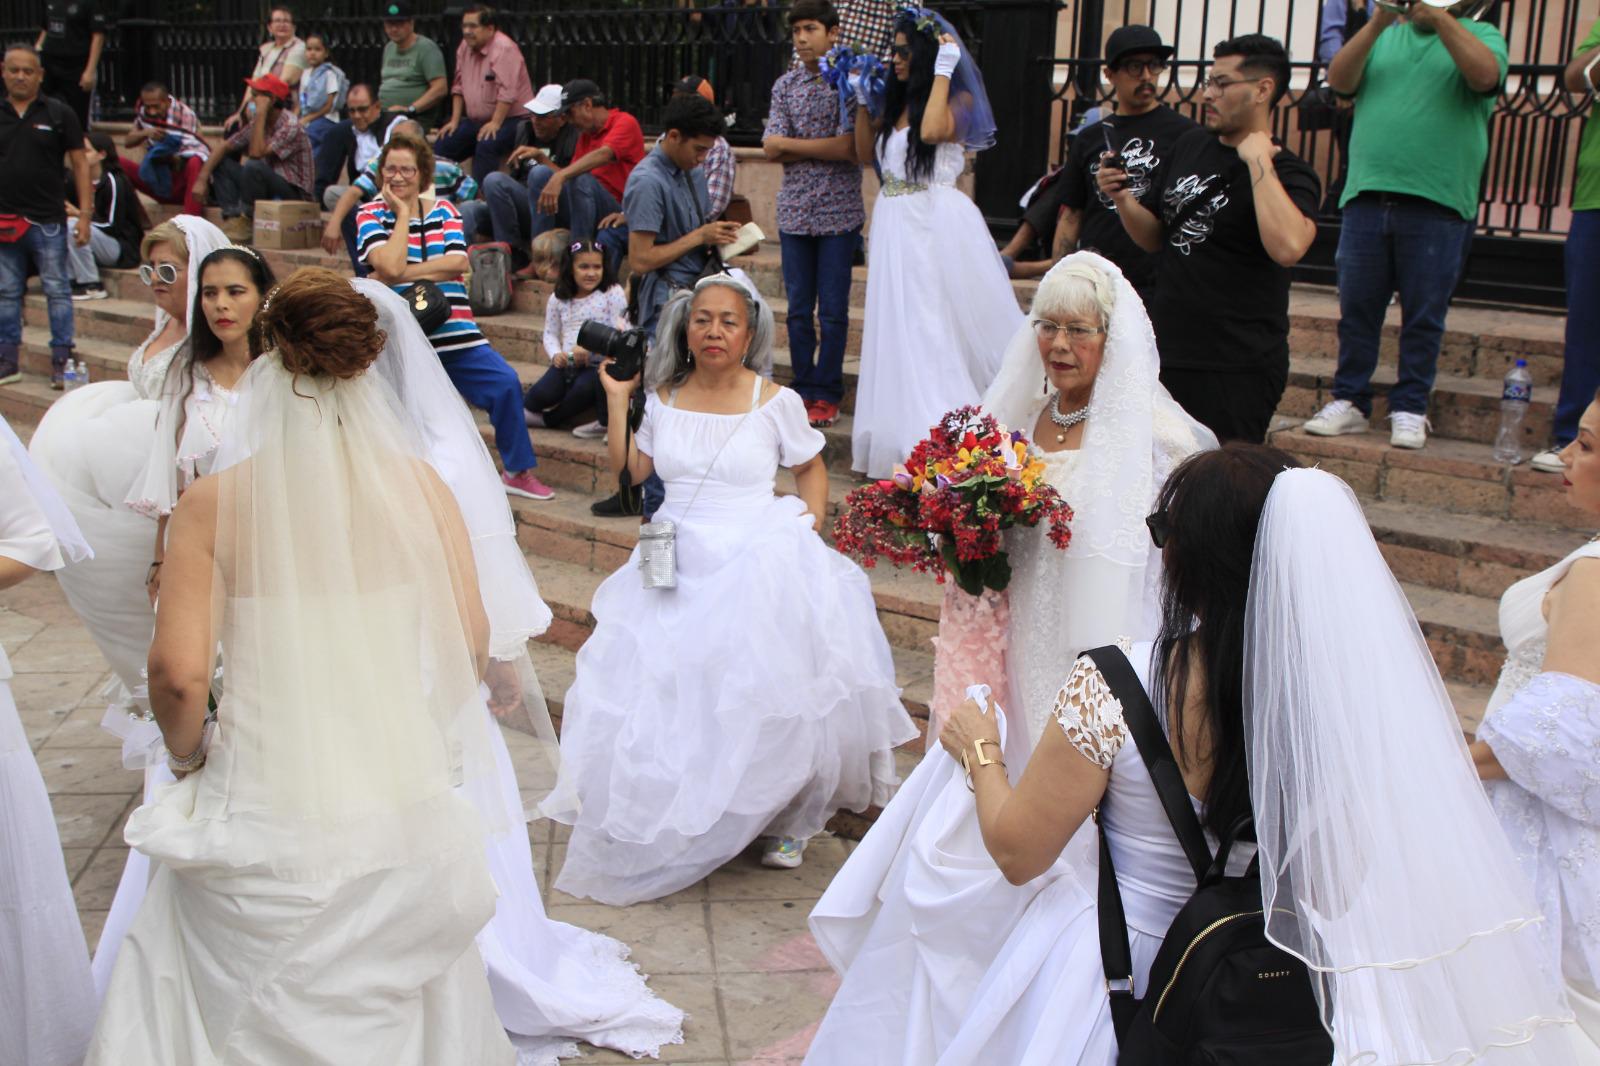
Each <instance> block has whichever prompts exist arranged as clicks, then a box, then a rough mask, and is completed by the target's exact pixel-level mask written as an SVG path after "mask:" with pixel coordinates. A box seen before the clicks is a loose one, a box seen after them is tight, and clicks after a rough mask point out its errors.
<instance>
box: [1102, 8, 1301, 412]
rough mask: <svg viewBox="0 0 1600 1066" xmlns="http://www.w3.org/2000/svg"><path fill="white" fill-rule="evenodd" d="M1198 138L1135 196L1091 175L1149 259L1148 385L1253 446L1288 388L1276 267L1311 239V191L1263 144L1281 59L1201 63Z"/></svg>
mask: <svg viewBox="0 0 1600 1066" xmlns="http://www.w3.org/2000/svg"><path fill="white" fill-rule="evenodd" d="M1212 55H1213V57H1214V59H1215V62H1214V63H1213V64H1212V67H1211V76H1210V77H1209V78H1207V79H1206V88H1205V96H1204V100H1205V123H1206V128H1205V129H1197V130H1192V131H1190V132H1189V133H1186V134H1184V135H1183V136H1181V137H1179V138H1178V140H1177V141H1176V142H1175V143H1174V144H1173V145H1172V148H1171V149H1170V151H1169V152H1168V153H1167V157H1166V159H1164V160H1162V163H1161V166H1160V167H1159V168H1158V169H1157V170H1156V172H1155V174H1154V175H1153V176H1152V178H1151V182H1150V187H1149V190H1148V192H1146V194H1145V195H1144V196H1143V197H1142V198H1136V197H1135V195H1134V192H1133V189H1132V188H1131V181H1130V177H1129V175H1128V173H1127V172H1126V171H1124V170H1119V169H1116V168H1114V167H1112V166H1110V165H1109V162H1105V163H1102V165H1101V168H1100V173H1099V174H1098V175H1097V180H1098V183H1099V187H1100V190H1101V191H1102V192H1104V193H1105V194H1106V195H1107V196H1109V197H1111V199H1113V200H1114V201H1115V202H1116V204H1117V210H1118V214H1119V215H1120V216H1121V219H1122V224H1123V226H1124V227H1125V228H1126V229H1127V231H1128V235H1129V236H1130V237H1132V238H1133V240H1134V241H1135V242H1136V243H1137V244H1138V245H1139V247H1141V248H1143V249H1145V250H1146V251H1149V252H1152V253H1155V256H1154V258H1155V264H1156V282H1155V294H1154V298H1153V300H1152V301H1151V304H1150V320H1151V322H1152V324H1153V325H1154V326H1155V331H1156V344H1157V346H1158V347H1159V348H1160V351H1161V383H1162V384H1163V385H1165V386H1166V387H1167V389H1168V391H1169V392H1171V393H1172V396H1173V399H1175V400H1177V401H1178V402H1179V403H1180V404H1182V405H1183V407H1184V409H1185V410H1187V411H1188V412H1189V413H1190V414H1191V415H1193V416H1194V417H1195V418H1196V419H1198V420H1199V421H1201V422H1203V423H1205V425H1207V426H1208V427H1210V428H1211V430H1212V431H1213V432H1215V433H1216V435H1217V437H1218V438H1219V439H1221V440H1224V441H1228V440H1247V441H1262V440H1265V439H1266V434H1267V428H1268V427H1269V426H1270V425H1271V423H1272V413H1273V411H1274V410H1276V408H1277V406H1278V400H1279V399H1281V398H1282V396H1283V390H1284V386H1285V385H1286V384H1287V383H1288V378H1289V268H1290V267H1292V266H1294V264H1295V263H1298V262H1299V261H1300V258H1301V257H1302V256H1304V255H1305V254H1306V250H1307V249H1308V248H1310V247H1311V242H1312V239H1313V238H1315V237H1316V234H1317V224H1316V222H1315V221H1313V220H1314V219H1315V218H1316V214H1317V204H1318V202H1319V198H1320V193H1321V183H1320V182H1319V181H1318V180H1317V175H1316V172H1315V171H1313V170H1312V169H1311V167H1310V165H1308V164H1307V163H1306V162H1305V161H1304V160H1302V159H1300V158H1299V157H1298V156H1296V155H1294V154H1293V153H1291V152H1289V151H1288V150H1286V149H1284V148H1282V147H1281V146H1280V145H1278V144H1276V143H1274V141H1273V140H1272V135H1271V132H1270V130H1271V128H1272V109H1273V108H1274V107H1275V106H1276V105H1277V103H1278V101H1279V99H1281V98H1282V96H1283V94H1284V91H1285V89H1287V88H1288V84H1289V57H1288V55H1287V54H1286V53H1285V52H1284V50H1283V45H1282V44H1280V43H1279V42H1278V41H1276V40H1274V39H1272V38H1271V37H1266V36H1263V35H1261V34H1247V35H1246V36H1243V37H1236V38H1234V39H1233V40H1231V41H1223V42H1222V43H1221V44H1219V45H1217V47H1216V49H1215V50H1214V51H1213V52H1212Z"/></svg>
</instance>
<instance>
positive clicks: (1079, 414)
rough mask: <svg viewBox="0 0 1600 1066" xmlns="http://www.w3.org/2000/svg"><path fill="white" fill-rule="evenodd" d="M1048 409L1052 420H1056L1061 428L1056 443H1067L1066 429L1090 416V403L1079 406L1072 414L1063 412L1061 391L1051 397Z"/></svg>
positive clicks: (1057, 425) (1057, 426)
mask: <svg viewBox="0 0 1600 1066" xmlns="http://www.w3.org/2000/svg"><path fill="white" fill-rule="evenodd" d="M1048 411H1049V413H1050V421H1052V422H1054V423H1055V424H1056V428H1058V429H1060V430H1061V432H1060V433H1057V434H1056V443H1057V444H1065V443H1067V432H1066V431H1067V430H1069V429H1071V428H1072V427H1073V426H1075V425H1077V424H1078V423H1079V422H1082V421H1083V420H1084V419H1086V418H1088V417H1089V405H1088V404H1084V405H1083V406H1082V407H1080V408H1078V409H1077V410H1076V411H1074V412H1072V413H1071V414H1070V415H1064V414H1062V413H1061V393H1059V392H1057V393H1056V394H1055V395H1053V396H1051V397H1050V406H1049V408H1048Z"/></svg>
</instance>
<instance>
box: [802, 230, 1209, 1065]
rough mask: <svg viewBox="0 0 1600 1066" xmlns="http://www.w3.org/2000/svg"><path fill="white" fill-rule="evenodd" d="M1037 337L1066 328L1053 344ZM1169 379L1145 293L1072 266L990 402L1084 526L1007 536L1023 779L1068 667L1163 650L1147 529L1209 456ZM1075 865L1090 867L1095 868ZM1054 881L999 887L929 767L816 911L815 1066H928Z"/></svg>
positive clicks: (963, 810)
mask: <svg viewBox="0 0 1600 1066" xmlns="http://www.w3.org/2000/svg"><path fill="white" fill-rule="evenodd" d="M1036 323H1048V324H1050V325H1052V326H1054V327H1056V328H1055V329H1053V330H1049V331H1047V332H1048V333H1049V334H1050V335H1049V336H1045V335H1044V332H1042V331H1041V329H1040V327H1038V326H1036ZM1074 331H1076V332H1077V336H1076V337H1074V335H1073V333H1074ZM1159 370H1160V367H1159V361H1158V357H1157V354H1156V347H1155V337H1154V335H1153V333H1152V331H1151V328H1150V319H1149V317H1148V316H1147V315H1146V314H1145V310H1144V306H1143V304H1142V303H1141V302H1140V301H1139V297H1138V294H1137V293H1135V292H1134V291H1133V287H1132V286H1131V285H1130V284H1128V282H1127V280H1126V279H1125V278H1124V277H1123V276H1122V272H1121V271H1120V270H1118V269H1117V267H1116V266H1115V265H1114V264H1112V263H1111V262H1109V261H1108V260H1106V259H1103V258H1102V257H1100V256H1098V255H1096V254H1094V253H1093V252H1078V253H1075V254H1074V255H1071V256H1068V257H1067V258H1065V259H1063V260H1062V261H1061V262H1060V263H1058V264H1056V266H1055V267H1054V268H1052V269H1051V271H1050V272H1049V273H1048V274H1047V275H1045V277H1044V279H1043V280H1042V281H1041V282H1040V284H1039V289H1038V292H1037V293H1036V294H1035V296H1034V301H1033V307H1032V309H1031V311H1030V312H1029V316H1028V319H1027V320H1026V321H1025V322H1023V323H1022V324H1021V325H1020V326H1019V327H1018V329H1017V331H1016V334H1015V335H1014V336H1013V337H1012V339H1011V343H1010V344H1009V345H1008V346H1007V348H1006V360H1005V363H1004V365H1003V366H1002V367H1001V370H1000V373H999V376H998V377H996V379H995V381H994V384H993V385H991V386H990V388H989V391H988V392H987V393H986V394H985V396H984V400H983V406H984V409H985V410H987V411H988V412H989V413H990V414H993V415H994V416H995V418H996V419H997V420H998V421H999V422H1000V423H1001V424H1002V425H1005V426H1008V427H1011V428H1016V429H1021V430H1023V431H1024V432H1025V433H1027V434H1028V436H1029V437H1030V438H1031V439H1032V440H1033V442H1034V449H1033V450H1034V454H1035V455H1036V456H1037V457H1038V458H1039V459H1041V460H1042V461H1043V462H1044V463H1045V470H1046V472H1045V477H1046V479H1047V480H1048V481H1049V482H1050V483H1051V484H1052V485H1053V486H1055V488H1056V489H1057V490H1058V491H1059V492H1060V493H1061V495H1062V498H1063V499H1065V500H1066V501H1067V502H1068V503H1069V504H1070V505H1071V506H1072V508H1073V511H1074V519H1073V524H1072V543H1071V545H1070V546H1069V547H1068V548H1067V549H1066V550H1065V551H1063V550H1060V549H1058V548H1056V547H1055V546H1054V545H1052V544H1051V543H1050V541H1049V540H1048V538H1046V537H1045V535H1044V530H1042V529H1016V530H1012V531H1011V532H1010V533H1008V534H1007V537H1006V550H1007V552H1008V554H1009V557H1010V559H1011V563H1012V570H1013V573H1012V578H1011V584H1010V586H1009V588H1008V596H1009V597H1010V619H1011V624H1010V627H1009V630H1008V632H1007V634H1006V645H1005V659H1006V662H1007V666H1008V672H1009V674H1010V679H1009V683H1008V687H1009V690H1010V692H1011V693H1012V702H1013V704H1014V706H1013V707H1011V708H1010V711H1011V715H1010V717H1009V718H1008V720H1007V722H1006V723H1005V724H1006V726H1007V730H1006V761H1007V765H1008V767H1009V769H1010V771H1011V773H1012V775H1013V777H1017V776H1020V774H1021V772H1022V769H1023V767H1024V766H1025V765H1026V763H1027V759H1028V754H1029V753H1030V752H1031V751H1032V750H1033V747H1034V745H1036V744H1037V743H1038V741H1039V737H1040V736H1041V735H1042V733H1043V730H1044V728H1045V725H1046V723H1048V721H1049V713H1050V708H1051V705H1052V704H1053V702H1054V699H1055V693H1056V691H1057V690H1058V689H1059V688H1060V687H1061V671H1062V664H1063V663H1070V662H1071V661H1072V660H1073V659H1074V658H1075V657H1076V656H1077V654H1078V653H1079V652H1080V651H1083V650H1084V649H1086V648H1092V647H1097V646H1099V645H1102V644H1108V643H1110V642H1111V641H1113V640H1116V639H1117V638H1119V637H1124V636H1128V637H1132V638H1134V639H1150V638H1152V637H1154V636H1155V632H1156V628H1157V626H1158V624H1159V621H1160V583H1161V554H1160V552H1159V551H1158V550H1156V549H1155V548H1154V547H1153V546H1152V545H1151V544H1150V541H1149V537H1148V536H1147V535H1146V532H1145V527H1144V516H1145V515H1146V514H1148V513H1149V512H1150V510H1151V509H1152V504H1153V501H1154V500H1155V496H1156V493H1157V492H1158V491H1159V490H1160V488H1161V485H1162V483H1163V482H1164V481H1165V480H1166V477H1167V475H1168V474H1169V473H1171V471H1172V470H1173V469H1174V468H1175V467H1176V466H1177V465H1178V464H1179V463H1180V462H1182V461H1183V460H1184V459H1185V458H1187V457H1188V456H1189V455H1191V454H1193V453H1195V452H1197V451H1202V450H1205V449H1208V448H1214V447H1216V439H1215V438H1214V437H1213V436H1212V435H1211V433H1210V431H1208V430H1207V429H1206V428H1205V427H1204V426H1202V425H1200V424H1199V423H1198V422H1196V421H1194V419H1192V418H1190V417H1189V416H1188V415H1187V414H1185V413H1184V411H1183V410H1182V408H1180V407H1179V406H1178V405H1177V403H1175V402H1174V401H1173V400H1172V398H1171V397H1170V396H1168V395H1167V391H1166V389H1164V388H1162V386H1161V383H1160V381H1159V380H1158V373H1159ZM1085 405H1087V406H1085ZM1079 409H1082V410H1086V411H1087V417H1086V418H1080V419H1078V420H1076V421H1075V422H1074V424H1072V425H1070V426H1066V427H1062V426H1059V425H1057V424H1056V422H1055V421H1054V420H1052V418H1051V412H1052V411H1055V412H1056V414H1057V416H1058V417H1059V415H1060V414H1061V412H1062V411H1074V410H1079ZM1130 501H1132V502H1131V503H1130ZM969 680H973V681H978V680H984V679H981V678H972V679H969ZM1091 843H1092V842H1091ZM1079 859H1080V861H1084V862H1089V863H1091V864H1092V853H1085V854H1082V855H1080V856H1079ZM1045 883H1047V879H1043V878H1041V879H1036V880H1035V881H1033V882H1030V883H1029V884H1027V885H1020V886H1019V885H1011V884H1008V883H1007V882H1006V880H1005V878H1004V876H1003V875H1002V874H1001V872H1000V869H999V867H997V866H996V865H995V864H994V862H993V861H992V860H991V859H990V858H989V856H988V854H987V853H986V852H985V851H984V850H983V842H982V839H981V837H980V835H979V833H978V825H977V816H976V812H975V811H974V810H973V807H972V802H971V797H970V795H969V794H968V792H967V789H966V786H965V784H964V783H963V779H962V775H961V773H960V767H959V766H956V765H955V764H954V763H952V762H951V761H950V760H949V759H947V758H946V757H945V756H944V755H943V754H942V753H940V752H939V751H937V750H936V749H935V750H933V751H931V752H930V753H929V754H928V755H927V756H926V757H925V758H924V760H923V762H922V764H921V765H919V766H918V767H917V769H916V770H915V771H914V772H913V773H912V774H911V775H910V777H909V778H908V779H907V780H906V783H905V784H904V785H903V786H902V787H901V789H900V792H899V794H898V795H896V797H895V798H894V800H893V801H891V802H890V804H889V805H888V807H886V808H885V809H884V811H883V813H882V814H881V815H879V817H878V820H877V822H876V824H875V825H874V826H873V827H872V829H871V830H870V831H869V832H868V833H867V835H866V838H865V839H864V840H862V842H861V843H860V845H859V846H857V847H856V849H855V850H854V851H853V852H852V853H851V855H850V858H849V860H848V861H847V862H846V863H845V865H844V867H843V868H842V869H841V870H840V871H839V873H838V875H837V876H836V877H835V878H834V880H833V883H832V884H831V885H829V886H828V890H827V892H826V893H825V894H824V895H823V897H822V899H821V900H820V901H819V902H818V903H817V906H816V908H815V909H814V910H813V911H812V914H811V930H812V933H813V935H814V936H815V937H816V939H817V942H818V944H819V945H820V946H821V947H822V950H823V953H824V954H825V955H826V956H827V958H828V961H829V962H830V963H831V964H832V965H833V966H834V968H835V969H836V970H838V971H839V972H840V974H841V976H842V977H843V983H842V985H841V987H840V990H839V994H838V995H837V996H836V997H835V999H834V1003H833V1005H832V1006H831V1007H830V1008H829V1010H828V1013H827V1016H826V1017H825V1018H824V1019H823V1022H822V1027H821V1029H820V1030H819V1032H818V1034H817V1036H816V1038H815V1039H814V1040H813V1042H812V1045H811V1056H810V1061H813V1062H816V1063H819V1064H825V1063H831V1062H835V1061H845V1059H847V1058H848V1059H849V1060H850V1061H853V1062H860V1063H875V1064H876V1063H889V1062H897V1063H905V1064H906V1066H911V1064H917V1063H923V1062H927V1061H930V1060H931V1059H932V1058H933V1057H934V1056H935V1055H936V1054H937V1053H938V1051H939V1050H940V1049H941V1048H942V1047H943V1044H944V1042H945V1040H947V1039H948V1037H949V1035H950V1034H951V1032H952V1031H953V1030H952V1026H953V1025H954V1024H955V1021H956V1020H957V1019H959V1017H960V1016H961V1014H962V1012H963V1009H964V1006H965V1004H966V1002H967V1001H968V999H969V998H970V996H971V994H972V993H973V992H974V991H975V990H976V988H977V983H978V980H979V978H980V977H981V976H982V972H983V965H982V960H983V958H984V957H985V956H984V952H985V951H988V952H992V951H993V950H995V949H997V948H998V946H999V943H1000V941H1001V939H1002V938H1003V936H1004V934H1005V932H1006V931H1007V930H1008V929H1009V924H1008V923H1009V922H1010V921H1014V920H1015V919H1016V917H1018V916H1019V915H1020V914H1021V911H1022V908H1023V907H1024V906H1026V904H1027V902H1028V900H1029V899H1030V898H1032V896H1033V895H1034V894H1035V893H1036V892H1038V891H1039V889H1040V888H1042V887H1043V885H1044V884H1045ZM975 910H980V911H982V912H983V913H984V915H985V919H984V923H983V926H982V929H981V931H980V930H974V929H973V928H972V927H971V925H970V923H969V922H968V921H967V916H969V915H970V914H971V913H973V912H974V911H975ZM986 946H987V947H986ZM951 959H960V960H961V962H960V963H959V964H951V962H950V960H951Z"/></svg>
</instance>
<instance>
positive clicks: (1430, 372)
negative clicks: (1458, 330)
mask: <svg viewBox="0 0 1600 1066" xmlns="http://www.w3.org/2000/svg"><path fill="white" fill-rule="evenodd" d="M1471 243H1472V223H1471V222H1470V221H1468V220H1467V219H1464V218H1462V217H1461V216H1460V215H1459V214H1457V213H1456V212H1454V211H1452V210H1450V209H1449V208H1447V207H1442V206H1440V205H1438V204H1431V203H1427V202H1424V201H1422V200H1420V199H1418V200H1405V201H1401V202H1394V203H1382V202H1380V201H1379V200H1378V199H1377V198H1376V196H1373V195H1363V196H1359V197H1357V198H1356V199H1354V200H1351V201H1350V202H1349V203H1348V204H1346V205H1345V208H1344V223H1343V227H1342V228H1341V229H1340V232H1339V251H1338V253H1337V254H1336V255H1335V257H1334V264H1335V266H1336V267H1337V270H1338V279H1339V368H1338V371H1337V372H1336V373H1335V374H1334V378H1333V395H1334V398H1335V399H1339V400H1349V401H1350V402H1351V403H1353V404H1355V405H1356V407H1358V408H1360V410H1361V413H1362V414H1364V415H1366V416H1368V417H1371V415H1372V372H1373V371H1374V370H1376V369H1377V367H1378V341H1379V338H1380V337H1381V336H1382V334H1383V316H1384V313H1385V312H1386V311H1387V310H1388V309H1389V298H1390V296H1392V295H1394V294H1395V293H1396V292H1398V293H1399V294H1400V376H1399V380H1398V381H1397V382H1396V383H1395V387H1394V388H1393V389H1392V390H1390V392H1389V410H1390V411H1391V412H1409V413H1412V414H1419V415H1420V414H1426V413H1427V411H1428V395H1429V393H1431V392H1432V391H1433V379H1434V375H1435V374H1436V373H1437V371H1438V364H1439V344H1440V342H1441V341H1442V340H1443V339H1444V318H1445V314H1446V313H1447V312H1448V311H1449V310H1450V294H1451V293H1453V292H1454V291H1455V288H1456V282H1457V281H1459V280H1460V278H1461V269H1462V267H1463V266H1464V265H1465V264H1466V259H1467V249H1468V247H1469V246H1470V245H1471Z"/></svg>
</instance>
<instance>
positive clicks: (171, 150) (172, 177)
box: [117, 81, 211, 215]
mask: <svg viewBox="0 0 1600 1066" xmlns="http://www.w3.org/2000/svg"><path fill="white" fill-rule="evenodd" d="M122 144H123V146H124V147H126V148H137V147H139V146H140V145H144V158H143V159H141V160H140V161H139V162H137V163H135V162H134V161H133V160H131V159H128V158H127V157H125V156H118V157H117V165H118V166H120V167H121V168H122V172H123V173H124V174H126V175H127V176H128V180H129V181H131V182H133V187H134V188H136V189H138V190H139V191H140V192H142V193H144V194H145V195H146V196H149V197H150V198H151V199H153V200H155V201H156V202H158V203H163V204H182V205H183V212H184V214H186V215H198V214H200V213H201V211H202V210H203V209H204V205H203V204H202V203H201V202H200V201H199V200H198V199H196V198H195V195H194V192H193V190H192V186H193V185H194V179H195V178H197V177H199V176H200V168H201V167H203V166H204V165H205V162H206V160H207V159H208V158H209V157H210V155H211V146H210V145H208V144H207V143H206V142H205V138H203V137H201V136H200V119H199V118H198V117H197V116H196V115H195V113H194V111H193V110H192V109H191V108H190V107H189V105H188V104H186V103H184V102H183V101H182V100H179V99H178V98H177V97H175V96H173V95H172V94H171V93H170V92H168V91H167V87H166V86H165V85H163V84H162V83H161V82H159V81H152V82H148V83H146V85H145V87H144V88H143V89H140V90H139V111H138V113H137V114H136V115H134V116H133V129H132V130H130V131H129V132H128V135H127V136H126V137H125V138H123V141H122Z"/></svg>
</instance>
